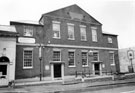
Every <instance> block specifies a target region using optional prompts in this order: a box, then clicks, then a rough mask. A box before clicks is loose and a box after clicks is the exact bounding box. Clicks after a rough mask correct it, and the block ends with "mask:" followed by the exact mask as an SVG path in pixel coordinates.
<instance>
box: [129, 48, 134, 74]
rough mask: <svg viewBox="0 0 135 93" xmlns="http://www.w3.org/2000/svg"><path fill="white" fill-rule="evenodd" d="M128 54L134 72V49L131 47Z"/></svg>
mask: <svg viewBox="0 0 135 93" xmlns="http://www.w3.org/2000/svg"><path fill="white" fill-rule="evenodd" d="M127 56H128V59H129V60H130V62H131V69H132V72H134V68H133V63H132V60H133V59H134V51H133V50H132V49H129V50H128V51H127Z"/></svg>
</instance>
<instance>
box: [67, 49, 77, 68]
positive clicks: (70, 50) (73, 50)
mask: <svg viewBox="0 0 135 93" xmlns="http://www.w3.org/2000/svg"><path fill="white" fill-rule="evenodd" d="M75 51H76V50H75V49H69V50H68V53H69V52H74V65H72V66H70V65H69V59H68V67H76V64H75V63H76V62H75ZM68 57H69V55H68Z"/></svg>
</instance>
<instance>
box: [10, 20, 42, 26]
mask: <svg viewBox="0 0 135 93" xmlns="http://www.w3.org/2000/svg"><path fill="white" fill-rule="evenodd" d="M10 23H21V24H30V25H41V24H40V23H39V22H38V21H32V20H18V21H10Z"/></svg>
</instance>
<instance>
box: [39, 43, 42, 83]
mask: <svg viewBox="0 0 135 93" xmlns="http://www.w3.org/2000/svg"><path fill="white" fill-rule="evenodd" d="M39 61H40V81H41V80H42V73H41V61H42V45H41V44H40V45H39Z"/></svg>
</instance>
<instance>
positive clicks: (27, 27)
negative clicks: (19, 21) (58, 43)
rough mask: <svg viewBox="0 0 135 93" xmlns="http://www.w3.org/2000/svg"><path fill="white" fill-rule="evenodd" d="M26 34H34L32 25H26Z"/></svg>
mask: <svg viewBox="0 0 135 93" xmlns="http://www.w3.org/2000/svg"><path fill="white" fill-rule="evenodd" d="M24 36H33V27H32V26H24Z"/></svg>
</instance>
